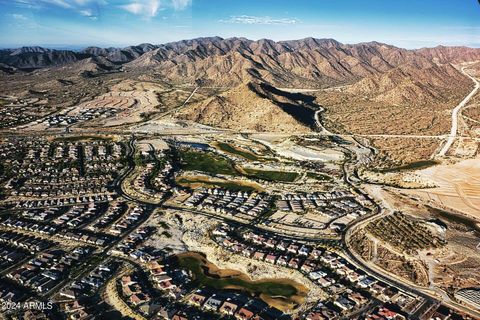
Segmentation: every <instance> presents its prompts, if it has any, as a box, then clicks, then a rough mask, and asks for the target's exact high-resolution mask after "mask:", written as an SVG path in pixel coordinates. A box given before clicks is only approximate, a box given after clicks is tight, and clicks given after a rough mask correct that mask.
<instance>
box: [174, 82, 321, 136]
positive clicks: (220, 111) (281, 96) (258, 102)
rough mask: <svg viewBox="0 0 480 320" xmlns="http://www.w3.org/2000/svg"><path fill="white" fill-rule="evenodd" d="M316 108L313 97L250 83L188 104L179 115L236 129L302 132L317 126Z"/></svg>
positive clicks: (215, 125)
mask: <svg viewBox="0 0 480 320" xmlns="http://www.w3.org/2000/svg"><path fill="white" fill-rule="evenodd" d="M305 104H307V105H305ZM314 108H315V105H314V104H313V98H312V97H309V96H305V95H294V94H290V93H287V92H284V91H281V90H278V89H276V88H274V87H271V86H269V85H267V84H258V83H253V82H250V83H247V84H242V85H239V86H237V87H235V88H234V89H231V90H228V91H226V92H224V93H222V94H219V95H215V96H213V97H210V98H207V99H206V100H204V101H201V102H198V103H196V104H193V105H191V106H188V107H187V108H186V109H185V110H183V112H182V113H181V114H180V115H179V117H180V118H181V119H188V120H192V121H195V122H199V123H202V124H206V125H211V126H214V127H220V128H228V129H235V130H253V131H261V132H296V133H302V132H309V131H311V130H313V129H314V127H315V123H314V114H315V110H314Z"/></svg>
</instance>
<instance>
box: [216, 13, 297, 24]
mask: <svg viewBox="0 0 480 320" xmlns="http://www.w3.org/2000/svg"><path fill="white" fill-rule="evenodd" d="M220 22H223V23H239V24H269V25H272V24H273V25H287V24H297V23H301V21H300V20H298V19H293V18H271V17H268V16H264V17H259V16H247V15H241V16H230V17H229V18H228V19H222V20H220Z"/></svg>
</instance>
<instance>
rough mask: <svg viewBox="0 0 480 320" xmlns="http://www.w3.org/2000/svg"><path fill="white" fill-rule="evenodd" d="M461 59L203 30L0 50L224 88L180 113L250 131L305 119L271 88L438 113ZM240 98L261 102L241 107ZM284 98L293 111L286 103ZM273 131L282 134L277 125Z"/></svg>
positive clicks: (4, 63)
mask: <svg viewBox="0 0 480 320" xmlns="http://www.w3.org/2000/svg"><path fill="white" fill-rule="evenodd" d="M471 61H480V49H476V48H468V47H444V46H438V47H435V48H423V49H417V50H407V49H402V48H398V47H395V46H392V45H388V44H384V43H379V42H368V43H359V44H343V43H340V42H338V41H336V40H333V39H315V38H305V39H300V40H291V41H272V40H268V39H261V40H258V41H253V40H249V39H245V38H228V39H223V38H220V37H208V38H197V39H192V40H183V41H178V42H172V43H166V44H161V45H152V44H140V45H137V46H129V47H125V48H99V47H88V48H85V49H83V50H81V51H69V50H53V49H47V48H42V47H22V48H17V49H3V50H0V74H3V75H5V76H7V75H8V74H18V73H25V72H32V71H34V70H36V69H42V68H50V69H51V70H52V72H55V70H61V71H62V72H69V74H70V75H80V76H86V77H90V76H96V75H101V74H103V73H111V72H118V71H122V73H123V74H125V73H126V74H129V73H132V74H134V75H148V76H150V77H151V78H154V79H158V80H161V81H163V82H170V83H172V84H175V83H176V84H185V83H190V84H196V85H201V86H204V87H208V86H213V87H222V88H226V90H227V91H225V92H223V93H220V94H217V95H215V96H213V97H208V98H207V99H206V100H204V101H201V102H198V103H196V104H194V105H193V106H192V107H191V108H189V110H185V112H183V113H182V115H181V116H182V117H184V118H187V119H191V120H195V121H198V122H202V123H206V124H211V125H217V126H224V127H232V126H235V124H236V123H238V122H236V120H235V119H238V117H246V118H245V119H244V120H245V121H242V125H244V127H245V128H247V129H255V130H257V129H258V130H259V129H262V128H263V129H265V128H264V127H266V126H268V124H269V123H270V124H271V119H273V118H275V117H276V118H278V117H280V118H282V119H283V120H282V121H284V122H286V123H289V122H290V120H291V118H294V119H296V122H295V124H292V125H293V127H294V129H295V130H299V131H304V130H305V129H306V128H311V127H312V126H314V125H313V124H312V123H311V122H312V119H313V117H311V115H312V105H311V104H305V103H303V102H302V103H301V102H299V100H295V99H294V98H292V97H291V96H288V95H287V94H286V92H284V91H281V90H279V89H277V88H301V89H306V88H308V89H327V90H331V92H332V94H331V95H328V96H326V95H325V96H322V97H320V98H319V96H320V95H318V94H317V95H316V97H311V96H310V97H309V98H308V99H310V98H313V99H315V98H317V103H318V101H321V102H322V103H323V102H324V101H327V102H328V103H330V104H331V105H340V104H341V103H344V101H347V100H348V103H354V104H355V105H357V106H358V105H360V104H361V103H364V104H365V103H367V102H368V103H377V104H382V105H391V106H408V107H411V106H423V107H427V108H428V107H430V106H436V108H437V109H439V110H440V109H441V108H443V107H442V106H447V105H450V104H452V103H454V101H457V100H458V99H460V98H461V97H462V95H464V94H465V93H467V92H468V91H469V90H470V88H471V86H472V82H471V80H470V79H468V78H467V77H466V76H465V75H463V74H462V73H461V71H460V70H459V68H458V65H459V64H461V63H464V62H471ZM336 92H340V93H339V94H340V95H336ZM245 97H250V98H251V99H253V100H254V101H256V102H258V105H259V106H262V108H260V107H258V106H257V110H256V111H255V110H250V108H251V107H249V106H248V99H247V98H245ZM325 97H326V98H325ZM332 97H333V98H332ZM304 98H305V97H304ZM322 98H325V99H323V100H322ZM308 99H307V100H308ZM332 99H333V100H332ZM310 100H311V99H310ZM332 101H333V102H332ZM293 105H296V106H297V108H296V109H294V108H289V107H288V106H293ZM439 106H440V107H439ZM260 109H261V112H260V111H259V110H260ZM279 110H280V111H281V113H282V115H281V116H279V114H278V112H279ZM291 110H295V112H291ZM307 114H309V115H310V118H308V117H307V116H306V115H307ZM247 115H249V116H248V117H247ZM251 117H254V118H255V119H257V121H256V122H255V121H253V122H252V121H250V122H249V120H248V119H247V118H249V119H250V118H251ZM306 119H309V120H308V121H307V120H306ZM276 129H278V130H280V131H283V129H282V128H280V127H279V128H276Z"/></svg>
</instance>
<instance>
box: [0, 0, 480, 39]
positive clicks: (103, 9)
mask: <svg viewBox="0 0 480 320" xmlns="http://www.w3.org/2000/svg"><path fill="white" fill-rule="evenodd" d="M202 36H221V37H233V36H237V37H246V38H249V39H254V40H255V39H261V38H269V39H273V40H288V39H299V38H305V37H316V38H334V39H336V40H338V41H340V42H344V43H357V42H364V41H373V40H375V41H379V42H385V43H389V44H394V45H397V46H400V47H405V48H419V47H426V46H427V47H428V46H436V45H439V44H443V45H466V46H472V47H480V4H479V3H478V0H435V1H434V0H289V1H287V0H236V1H233V0H0V46H1V47H18V46H22V45H42V46H50V47H84V46H89V45H96V46H102V47H106V46H116V47H118V46H127V45H134V44H139V43H145V42H149V43H153V44H160V43H165V42H170V41H177V40H182V39H190V38H196V37H202Z"/></svg>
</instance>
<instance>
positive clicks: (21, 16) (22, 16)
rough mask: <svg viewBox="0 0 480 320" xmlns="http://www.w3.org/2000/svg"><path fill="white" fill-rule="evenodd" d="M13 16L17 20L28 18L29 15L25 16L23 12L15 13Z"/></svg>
mask: <svg viewBox="0 0 480 320" xmlns="http://www.w3.org/2000/svg"><path fill="white" fill-rule="evenodd" d="M12 17H13V19H15V20H27V17H25V16H24V15H23V14H18V13H13V14H12Z"/></svg>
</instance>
